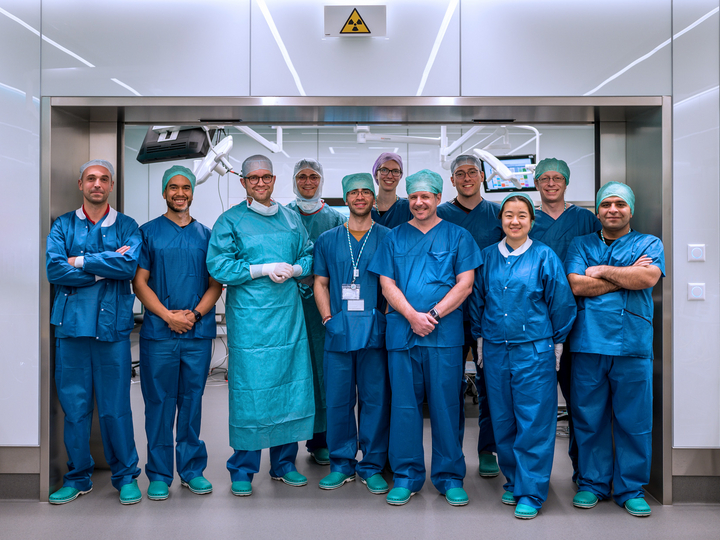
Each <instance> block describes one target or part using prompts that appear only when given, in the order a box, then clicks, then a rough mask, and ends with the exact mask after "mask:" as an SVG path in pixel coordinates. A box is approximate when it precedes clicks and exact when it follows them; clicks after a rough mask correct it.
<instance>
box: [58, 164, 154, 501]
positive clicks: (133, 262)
mask: <svg viewBox="0 0 720 540" xmlns="http://www.w3.org/2000/svg"><path fill="white" fill-rule="evenodd" d="M114 174H115V171H114V169H113V166H112V165H111V164H110V163H109V162H108V161H105V160H91V161H88V162H87V163H85V164H84V165H83V166H82V167H80V179H79V180H78V189H79V190H80V191H81V192H82V196H83V204H82V206H81V207H80V208H78V209H77V210H74V211H72V212H68V213H67V214H63V215H62V216H60V217H59V218H57V219H56V220H55V222H54V223H53V225H52V228H51V230H50V234H49V235H48V237H47V251H46V265H47V278H48V281H49V282H50V283H52V284H53V285H54V286H55V300H54V302H53V309H52V315H51V317H50V323H51V324H52V325H53V326H54V327H55V338H56V348H55V385H56V388H57V393H58V399H59V400H60V405H61V407H62V409H63V412H64V413H65V431H64V440H65V449H66V450H67V455H68V472H67V473H66V474H65V476H64V478H63V487H62V488H61V489H59V490H57V491H56V492H54V493H52V494H51V495H50V499H49V502H50V503H51V504H64V503H68V502H70V501H73V500H75V499H76V498H77V497H78V496H79V495H84V494H85V493H88V492H90V491H91V490H92V481H91V480H90V477H91V475H92V473H93V469H94V465H95V462H94V461H93V459H92V456H91V455H90V428H91V424H92V416H93V407H94V406H93V394H94V397H95V399H96V400H97V405H98V414H99V418H100V432H101V435H102V441H103V447H104V452H105V458H106V459H107V462H108V465H110V470H111V471H112V485H113V486H114V487H115V489H117V490H119V491H120V502H121V503H122V504H135V503H138V502H140V500H141V499H142V493H141V492H140V489H139V488H138V486H137V480H136V478H137V477H138V475H139V474H140V469H139V468H138V466H137V463H138V455H137V451H136V449H135V440H134V436H133V424H132V411H131V410H130V378H131V374H132V365H131V357H130V332H131V331H132V329H133V326H134V320H133V302H134V301H135V295H133V294H132V293H131V292H130V280H131V279H132V277H133V276H134V275H135V269H136V268H137V260H138V257H139V255H140V244H141V242H142V239H141V237H140V231H139V230H138V226H137V223H135V220H134V219H132V218H130V217H128V216H126V215H124V214H121V213H119V212H117V211H116V210H115V209H114V208H111V207H110V205H109V204H108V201H107V200H108V196H109V195H110V193H111V192H112V190H113V187H114V182H113V176H114Z"/></svg>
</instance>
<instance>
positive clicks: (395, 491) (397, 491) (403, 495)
mask: <svg viewBox="0 0 720 540" xmlns="http://www.w3.org/2000/svg"><path fill="white" fill-rule="evenodd" d="M413 495H415V494H414V493H413V492H412V491H410V490H409V489H407V488H401V487H396V488H392V489H391V490H390V493H388V495H387V497H386V498H385V500H386V501H387V503H388V504H391V505H393V506H402V505H403V504H407V503H408V501H409V500H410V497H412V496H413Z"/></svg>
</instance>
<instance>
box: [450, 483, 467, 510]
mask: <svg viewBox="0 0 720 540" xmlns="http://www.w3.org/2000/svg"><path fill="white" fill-rule="evenodd" d="M445 500H446V501H447V502H448V504H449V505H450V506H465V505H466V504H467V503H468V494H467V493H466V491H465V490H464V489H463V488H461V487H456V488H450V489H448V490H447V491H446V492H445Z"/></svg>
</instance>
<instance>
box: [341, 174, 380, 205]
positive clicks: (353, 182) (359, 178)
mask: <svg viewBox="0 0 720 540" xmlns="http://www.w3.org/2000/svg"><path fill="white" fill-rule="evenodd" d="M353 189H369V190H370V191H372V194H373V196H374V195H375V183H374V182H373V177H372V175H371V174H370V173H355V174H348V175H347V176H344V177H343V179H342V190H343V201H345V202H347V194H348V192H349V191H352V190H353Z"/></svg>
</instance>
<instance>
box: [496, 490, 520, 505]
mask: <svg viewBox="0 0 720 540" xmlns="http://www.w3.org/2000/svg"><path fill="white" fill-rule="evenodd" d="M500 502H502V503H503V504H507V505H508V506H515V505H517V501H516V500H515V497H514V496H513V494H512V491H506V492H505V493H503V496H502V498H501V499H500Z"/></svg>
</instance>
